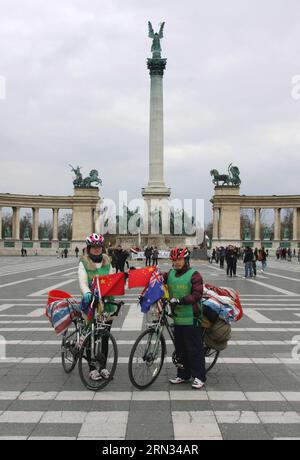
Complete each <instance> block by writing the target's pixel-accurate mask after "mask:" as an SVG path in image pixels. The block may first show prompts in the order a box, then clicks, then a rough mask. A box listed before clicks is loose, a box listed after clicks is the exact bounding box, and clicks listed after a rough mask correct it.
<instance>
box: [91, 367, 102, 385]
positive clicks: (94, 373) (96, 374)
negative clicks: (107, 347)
mask: <svg viewBox="0 0 300 460" xmlns="http://www.w3.org/2000/svg"><path fill="white" fill-rule="evenodd" d="M89 377H90V380H93V382H97V381H99V380H102V376H101V375H100V374H99V372H98V371H97V370H96V369H95V370H94V371H91V372H90V375H89Z"/></svg>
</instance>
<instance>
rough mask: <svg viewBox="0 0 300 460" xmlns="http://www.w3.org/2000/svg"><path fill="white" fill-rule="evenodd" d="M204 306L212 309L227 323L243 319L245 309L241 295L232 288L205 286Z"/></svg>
mask: <svg viewBox="0 0 300 460" xmlns="http://www.w3.org/2000/svg"><path fill="white" fill-rule="evenodd" d="M203 305H205V306H206V307H207V308H210V309H212V310H213V311H214V312H215V313H217V315H218V316H219V318H220V319H222V320H223V321H225V322H226V323H228V324H229V323H232V322H236V321H239V320H240V319H242V317H243V307H242V305H241V301H240V297H239V294H238V293H237V292H236V291H235V290H234V289H231V288H224V287H220V288H218V287H216V286H213V285H211V284H204V287H203Z"/></svg>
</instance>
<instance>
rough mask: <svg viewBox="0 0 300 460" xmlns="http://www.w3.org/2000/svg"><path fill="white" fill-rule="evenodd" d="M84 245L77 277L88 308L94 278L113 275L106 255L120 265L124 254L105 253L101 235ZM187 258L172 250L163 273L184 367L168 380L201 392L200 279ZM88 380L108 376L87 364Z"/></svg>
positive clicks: (184, 251) (109, 307)
mask: <svg viewBox="0 0 300 460" xmlns="http://www.w3.org/2000/svg"><path fill="white" fill-rule="evenodd" d="M86 244H87V248H86V253H85V255H84V256H83V257H82V258H81V259H80V263H79V269H78V278H79V285H80V289H81V293H82V296H83V304H84V305H89V304H90V303H91V300H92V281H93V278H94V277H95V276H101V275H108V274H112V273H113V272H114V270H113V266H112V262H111V259H110V257H109V253H110V252H111V254H112V256H114V257H115V263H116V265H118V262H117V261H118V260H119V261H121V262H120V263H122V264H123V261H124V259H125V255H122V257H121V254H122V251H123V250H122V248H121V247H120V246H119V247H118V248H117V250H115V251H110V249H108V254H106V250H105V246H104V238H103V236H102V235H98V234H92V235H90V236H89V237H87V239H86ZM123 252H124V251H123ZM149 254H150V252H149ZM189 258H190V253H189V251H188V250H187V248H180V249H179V248H174V249H173V250H171V253H170V259H171V262H172V265H173V268H172V269H171V270H170V271H169V272H168V273H164V274H163V276H164V282H165V284H166V285H167V287H168V290H169V294H170V298H171V300H170V304H171V308H172V311H173V314H174V331H175V347H176V354H177V356H178V359H179V360H180V362H181V363H182V364H183V368H182V369H181V368H180V369H179V368H178V370H177V376H176V377H175V378H174V379H170V383H171V384H173V385H178V384H179V385H180V384H186V383H188V382H190V380H191V378H192V387H193V388H194V389H202V388H203V387H204V385H205V381H206V372H205V354H204V347H203V339H202V333H201V330H202V329H201V319H202V305H201V299H202V296H203V279H202V276H201V274H200V273H199V272H198V271H197V270H195V269H193V268H191V266H190V264H189ZM148 259H149V257H148ZM125 261H126V259H125ZM114 308H115V307H113V305H111V304H109V303H108V304H105V311H107V312H108V313H112V311H113V309H114ZM111 326H112V322H110V323H109V324H108V327H109V328H111ZM89 378H90V379H91V380H93V381H97V380H101V379H109V378H110V374H109V371H108V370H107V369H106V368H105V367H103V366H102V367H99V368H97V369H96V368H95V366H93V365H92V364H90V374H89Z"/></svg>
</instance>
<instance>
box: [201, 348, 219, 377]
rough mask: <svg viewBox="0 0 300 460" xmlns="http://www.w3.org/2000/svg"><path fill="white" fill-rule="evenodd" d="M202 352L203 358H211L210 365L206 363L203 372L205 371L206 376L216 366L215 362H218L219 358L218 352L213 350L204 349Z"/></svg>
mask: <svg viewBox="0 0 300 460" xmlns="http://www.w3.org/2000/svg"><path fill="white" fill-rule="evenodd" d="M204 352H205V358H210V357H212V358H213V360H212V362H211V363H207V362H206V368H205V371H206V374H208V373H209V372H210V371H211V370H212V369H213V368H214V367H215V365H216V364H217V361H218V359H219V356H220V351H218V350H213V349H212V348H205V349H204Z"/></svg>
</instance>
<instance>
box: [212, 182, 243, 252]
mask: <svg viewBox="0 0 300 460" xmlns="http://www.w3.org/2000/svg"><path fill="white" fill-rule="evenodd" d="M213 202H214V207H215V209H220V216H219V223H218V224H219V228H218V229H215V228H214V230H213V234H214V236H216V235H218V240H216V239H213V246H220V245H223V246H225V245H228V244H234V245H239V244H240V241H241V208H240V188H239V187H216V188H215V196H214V199H213ZM215 225H217V219H215V220H214V226H215Z"/></svg>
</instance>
